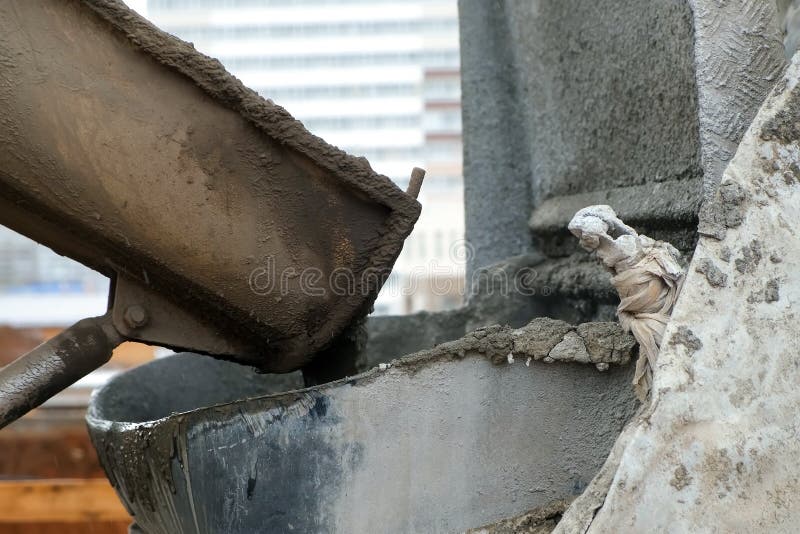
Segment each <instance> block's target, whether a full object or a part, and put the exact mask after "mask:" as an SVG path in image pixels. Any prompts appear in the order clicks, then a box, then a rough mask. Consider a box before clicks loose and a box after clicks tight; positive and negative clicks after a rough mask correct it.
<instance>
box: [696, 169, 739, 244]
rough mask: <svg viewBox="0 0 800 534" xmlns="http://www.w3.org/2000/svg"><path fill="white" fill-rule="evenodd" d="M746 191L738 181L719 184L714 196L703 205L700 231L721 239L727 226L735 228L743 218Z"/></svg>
mask: <svg viewBox="0 0 800 534" xmlns="http://www.w3.org/2000/svg"><path fill="white" fill-rule="evenodd" d="M746 200H747V193H746V191H745V190H744V189H743V188H742V186H740V185H739V184H738V183H736V182H733V181H727V182H723V183H722V184H720V186H719V189H718V192H717V196H716V198H715V199H714V200H713V201H712V202H710V203H709V204H707V205H706V206H704V208H703V217H702V221H701V222H702V224H701V225H700V229H699V231H700V233H701V234H703V235H707V236H709V237H714V238H715V239H719V240H722V239H724V238H725V233H726V232H727V229H728V228H736V227H737V226H740V225H741V224H742V221H743V220H744V212H745V207H746Z"/></svg>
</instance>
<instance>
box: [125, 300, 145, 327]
mask: <svg viewBox="0 0 800 534" xmlns="http://www.w3.org/2000/svg"><path fill="white" fill-rule="evenodd" d="M124 319H125V324H127V325H128V326H129V327H130V328H141V327H143V326H144V325H146V324H147V311H146V310H145V309H144V308H142V307H141V306H139V305H138V304H134V305H133V306H128V307H127V308H126V309H125V315H124Z"/></svg>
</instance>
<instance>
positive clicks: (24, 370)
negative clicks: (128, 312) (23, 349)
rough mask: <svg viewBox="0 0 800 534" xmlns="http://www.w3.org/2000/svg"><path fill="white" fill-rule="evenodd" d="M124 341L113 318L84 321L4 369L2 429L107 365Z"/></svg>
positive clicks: (0, 375) (1, 379)
mask: <svg viewBox="0 0 800 534" xmlns="http://www.w3.org/2000/svg"><path fill="white" fill-rule="evenodd" d="M122 341H123V339H122V336H120V334H119V332H117V330H116V329H115V328H114V326H113V325H112V324H111V316H110V314H107V315H104V316H102V317H95V318H93V319H83V320H82V321H79V322H77V323H75V324H74V325H72V326H71V327H69V328H68V329H66V330H65V331H63V332H62V333H60V334H59V335H57V336H56V337H54V338H53V339H51V340H49V341H47V342H46V343H43V344H41V345H39V346H38V347H36V348H35V349H33V350H32V351H31V352H29V353H28V354H26V355H24V356H22V357H21V358H19V359H17V360H15V361H13V362H11V363H10V364H8V365H6V366H5V367H3V368H0V428H3V427H5V426H6V425H8V424H9V423H12V422H14V421H16V420H17V419H19V418H20V417H22V416H23V415H25V414H26V413H28V412H29V411H30V410H32V409H34V408H36V407H38V406H39V405H41V404H42V403H43V402H45V401H46V400H47V399H49V398H50V397H52V396H53V395H55V394H56V393H58V392H60V391H62V390H63V389H65V388H67V387H69V386H70V385H72V384H74V383H75V382H77V381H78V380H79V379H81V378H83V377H84V376H86V375H88V374H89V373H91V372H92V371H94V370H95V369H97V368H98V367H100V366H101V365H103V364H104V363H106V362H107V361H108V360H109V359H110V358H111V353H112V352H113V351H114V349H115V348H116V347H117V346H118V345H119V344H120V343H122Z"/></svg>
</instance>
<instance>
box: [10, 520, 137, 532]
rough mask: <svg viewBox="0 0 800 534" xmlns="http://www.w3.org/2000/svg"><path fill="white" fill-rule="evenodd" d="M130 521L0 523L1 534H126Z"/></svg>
mask: <svg viewBox="0 0 800 534" xmlns="http://www.w3.org/2000/svg"><path fill="white" fill-rule="evenodd" d="M130 524H131V521H130V520H125V521H92V522H87V523H63V522H62V523H0V525H1V526H0V532H2V533H3V534H128V526H129V525H130Z"/></svg>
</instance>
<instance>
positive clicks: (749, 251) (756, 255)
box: [734, 239, 763, 274]
mask: <svg viewBox="0 0 800 534" xmlns="http://www.w3.org/2000/svg"><path fill="white" fill-rule="evenodd" d="M741 253H742V256H741V257H740V258H737V259H736V260H735V261H734V263H735V265H736V270H737V271H739V272H740V273H742V274H745V273H752V272H754V271H755V269H756V267H758V264H759V263H761V259H762V257H763V254H762V252H761V243H760V242H759V241H758V240H756V239H754V240H753V241H751V242H750V244H749V245H747V246H745V247H742V250H741Z"/></svg>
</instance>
